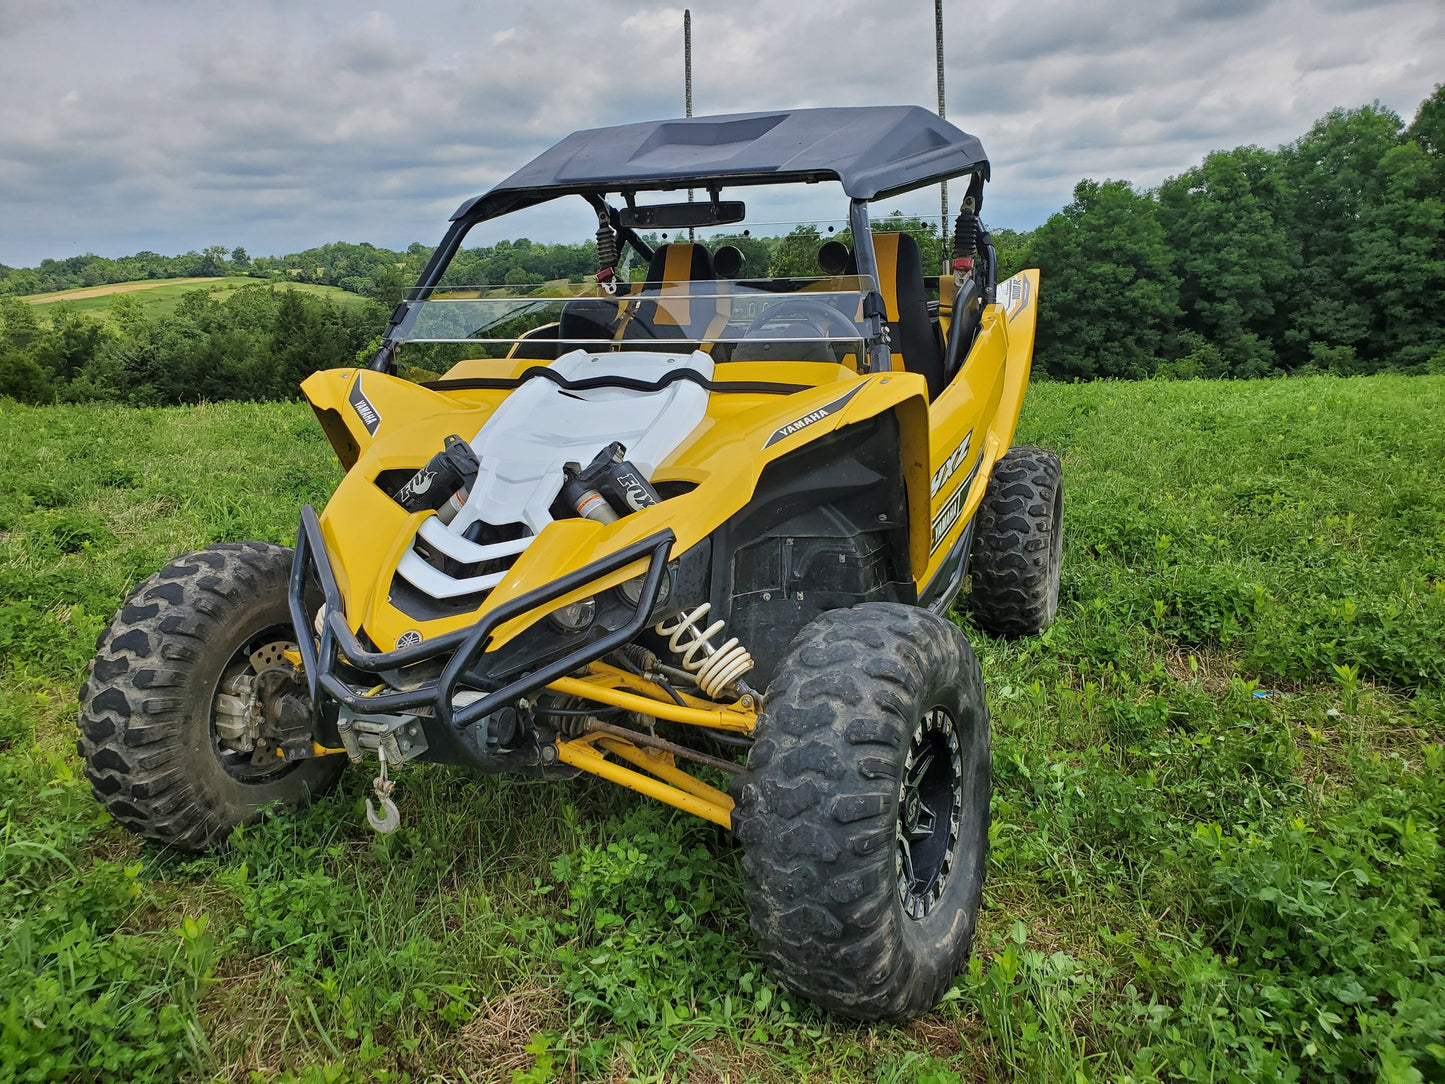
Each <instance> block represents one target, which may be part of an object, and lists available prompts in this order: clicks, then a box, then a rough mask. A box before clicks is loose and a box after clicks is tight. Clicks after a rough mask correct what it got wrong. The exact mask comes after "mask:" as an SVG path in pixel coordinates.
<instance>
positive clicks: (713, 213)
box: [617, 199, 747, 230]
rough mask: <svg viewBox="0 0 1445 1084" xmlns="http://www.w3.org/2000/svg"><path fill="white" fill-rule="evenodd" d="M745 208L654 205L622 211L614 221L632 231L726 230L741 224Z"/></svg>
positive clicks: (734, 204)
mask: <svg viewBox="0 0 1445 1084" xmlns="http://www.w3.org/2000/svg"><path fill="white" fill-rule="evenodd" d="M745 214H747V207H746V206H745V205H744V204H743V201H742V200H740V199H725V200H716V201H708V202H707V203H654V204H653V205H652V206H651V207H624V208H622V209H621V210H620V211H618V212H617V220H618V222H620V223H621V224H622V225H623V226H625V227H629V228H631V229H634V230H680V229H685V228H686V227H688V226H725V225H727V224H728V223H730V222H741V221H742V220H743V216H744V215H745Z"/></svg>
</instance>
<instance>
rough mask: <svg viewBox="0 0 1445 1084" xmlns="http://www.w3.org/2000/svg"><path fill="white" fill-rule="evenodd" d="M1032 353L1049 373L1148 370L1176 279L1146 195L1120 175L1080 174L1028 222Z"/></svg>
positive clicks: (1170, 317) (1174, 299) (1175, 302)
mask: <svg viewBox="0 0 1445 1084" xmlns="http://www.w3.org/2000/svg"><path fill="white" fill-rule="evenodd" d="M1028 262H1029V263H1031V264H1033V265H1034V266H1036V267H1038V268H1039V269H1040V273H1041V275H1042V286H1041V288H1040V291H1039V330H1038V356H1039V360H1040V362H1041V363H1042V365H1043V368H1044V369H1045V370H1046V371H1047V372H1048V373H1049V374H1050V375H1052V376H1058V377H1064V378H1071V377H1082V378H1085V379H1088V378H1091V377H1097V376H1108V377H1142V376H1148V375H1150V374H1151V373H1153V371H1154V368H1155V365H1156V364H1157V359H1158V357H1159V354H1160V347H1161V345H1162V344H1163V341H1164V338H1165V335H1166V334H1167V333H1168V331H1169V329H1170V328H1171V326H1172V324H1173V322H1174V319H1175V317H1176V316H1178V314H1179V280H1178V278H1177V277H1176V276H1175V274H1174V271H1173V269H1172V267H1171V263H1172V260H1171V255H1170V251H1169V246H1168V243H1167V240H1166V238H1165V235H1164V228H1163V227H1162V226H1161V225H1160V224H1159V219H1158V216H1157V214H1156V206H1155V203H1154V200H1153V199H1152V198H1151V197H1150V196H1148V195H1143V194H1140V193H1138V192H1135V191H1134V189H1133V188H1132V187H1131V186H1130V184H1129V182H1128V181H1105V182H1103V183H1102V184H1100V183H1099V182H1098V181H1080V182H1079V183H1078V184H1077V185H1076V186H1075V187H1074V198H1073V201H1072V202H1071V203H1070V204H1069V205H1068V206H1067V207H1065V208H1064V209H1063V210H1062V211H1060V212H1059V213H1058V214H1055V215H1053V216H1051V217H1050V218H1049V220H1048V221H1047V222H1045V223H1044V224H1043V225H1042V226H1040V227H1039V228H1038V229H1036V230H1035V231H1034V234H1033V238H1032V240H1031V241H1030V244H1029V249H1028Z"/></svg>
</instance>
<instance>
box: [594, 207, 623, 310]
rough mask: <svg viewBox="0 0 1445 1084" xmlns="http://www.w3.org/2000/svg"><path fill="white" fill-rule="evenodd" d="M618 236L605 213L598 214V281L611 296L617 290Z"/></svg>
mask: <svg viewBox="0 0 1445 1084" xmlns="http://www.w3.org/2000/svg"><path fill="white" fill-rule="evenodd" d="M618 258H619V256H618V248H617V234H616V233H614V232H613V231H612V223H611V222H609V221H608V220H607V215H606V213H605V212H602V211H598V212H597V281H598V283H599V284H601V286H602V288H603V289H604V290H606V291H607V292H608V293H609V294H610V293H613V292H615V291H616V289H617V261H618Z"/></svg>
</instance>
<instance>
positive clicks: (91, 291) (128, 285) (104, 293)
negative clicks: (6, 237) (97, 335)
mask: <svg viewBox="0 0 1445 1084" xmlns="http://www.w3.org/2000/svg"><path fill="white" fill-rule="evenodd" d="M222 277H223V276H221V275H211V276H210V277H209V278H200V279H147V280H146V281H145V282H117V283H115V284H114V285H112V286H86V287H84V288H82V289H79V290H66V291H64V292H63V293H58V294H39V295H37V296H35V297H27V298H26V299H25V300H26V301H28V302H30V304H32V305H46V304H49V303H50V302H51V301H80V300H82V299H83V298H87V297H108V296H109V295H111V294H130V293H134V292H135V291H137V290H154V289H155V288H156V287H157V286H194V285H198V284H200V283H203V282H219V281H220V280H221V279H222Z"/></svg>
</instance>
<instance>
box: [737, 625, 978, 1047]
mask: <svg viewBox="0 0 1445 1084" xmlns="http://www.w3.org/2000/svg"><path fill="white" fill-rule="evenodd" d="M992 765H993V761H992V754H991V752H990V747H989V724H988V708H987V705H986V704H985V702H984V692H983V680H982V676H981V674H980V672H979V666H978V662H977V660H976V659H975V658H974V654H973V650H972V649H971V647H970V646H969V643H968V640H967V638H966V637H965V636H964V635H963V633H962V631H961V630H960V629H958V628H957V627H956V626H955V625H953V624H952V623H950V622H949V621H947V620H945V619H943V618H941V617H938V616H937V615H935V614H933V613H931V612H929V611H928V610H926V609H922V608H919V607H913V606H901V605H894V604H889V603H868V604H864V605H861V606H855V607H852V608H851V609H843V610H833V611H830V612H828V613H825V614H823V615H821V616H820V617H818V618H817V619H816V620H815V621H813V622H812V623H811V624H809V625H808V626H807V627H806V628H804V629H803V631H802V632H801V633H799V634H798V636H797V638H796V639H795V640H794V641H793V643H792V645H791V647H790V648H789V650H788V653H787V655H786V656H785V657H784V659H783V661H782V662H781V663H780V665H779V667H778V670H777V674H776V676H775V677H774V679H773V682H772V684H771V685H770V686H769V687H768V692H767V696H766V698H765V711H764V713H763V715H762V716H761V717H760V718H759V721H758V727H757V731H756V741H755V742H754V744H753V747H752V750H751V752H750V754H749V756H748V766H747V771H746V772H745V773H744V774H742V775H739V776H738V777H737V778H736V779H735V781H734V784H733V796H734V800H735V802H736V808H735V809H734V811H733V828H734V831H735V832H736V834H737V835H738V837H739V839H740V840H741V841H742V844H743V847H744V851H745V853H744V858H743V869H744V872H745V873H746V875H747V879H748V891H747V897H748V908H749V913H750V918H751V922H752V927H753V932H754V934H755V935H756V936H757V939H758V944H759V947H760V949H761V951H762V954H763V957H764V959H765V960H766V961H767V962H768V964H769V965H770V966H771V968H772V969H773V971H775V972H776V973H777V975H778V976H779V977H780V978H781V979H782V981H783V982H784V983H785V984H786V985H787V986H788V987H789V988H791V989H793V990H795V991H797V992H798V993H800V994H802V995H803V996H804V997H806V998H808V999H809V1000H811V1001H813V1002H815V1003H817V1004H818V1005H821V1006H822V1007H824V1008H826V1009H828V1010H830V1011H832V1012H836V1013H839V1014H841V1015H843V1016H849V1017H853V1018H855V1019H860V1020H880V1019H882V1020H905V1019H909V1018H911V1017H914V1016H917V1015H919V1014H921V1013H924V1012H927V1011H928V1010H930V1009H932V1008H933V1007H934V1006H936V1005H937V1004H938V1003H939V1001H940V1000H941V999H942V998H943V996H944V994H945V993H947V991H948V989H949V987H950V986H951V985H952V983H953V980H954V978H955V976H956V975H957V974H958V972H959V971H960V970H961V969H962V967H963V965H964V964H965V962H966V961H967V959H968V953H969V948H970V946H971V944H972V941H973V933H974V928H975V926H976V923H977V920H978V910H979V904H980V900H981V897H982V891H983V879H984V870H985V865H986V861H987V855H988V826H989V799H990V794H991V790H992Z"/></svg>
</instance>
